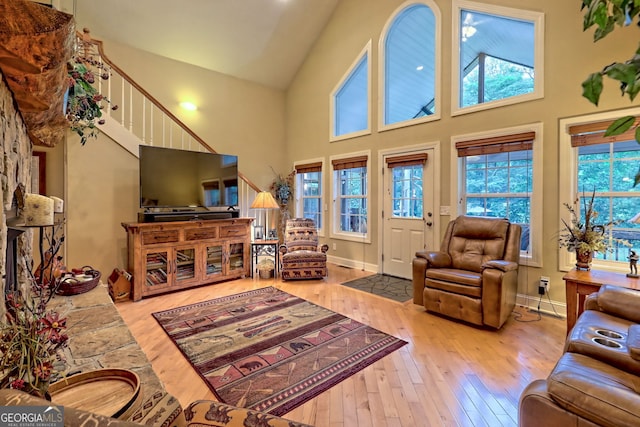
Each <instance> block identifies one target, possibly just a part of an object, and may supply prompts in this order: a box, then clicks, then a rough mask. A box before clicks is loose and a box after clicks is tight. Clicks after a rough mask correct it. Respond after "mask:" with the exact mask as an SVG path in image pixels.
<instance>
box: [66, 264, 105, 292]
mask: <svg viewBox="0 0 640 427" xmlns="http://www.w3.org/2000/svg"><path fill="white" fill-rule="evenodd" d="M82 271H83V276H84V277H83V278H78V277H76V276H73V277H64V278H62V279H61V281H60V284H59V285H58V289H57V290H56V293H57V294H59V295H78V294H83V293H85V292H89V291H90V290H91V289H93V288H95V287H96V286H98V283H100V276H101V274H100V272H99V271H98V270H94V269H93V268H91V267H90V266H84V267H82Z"/></svg>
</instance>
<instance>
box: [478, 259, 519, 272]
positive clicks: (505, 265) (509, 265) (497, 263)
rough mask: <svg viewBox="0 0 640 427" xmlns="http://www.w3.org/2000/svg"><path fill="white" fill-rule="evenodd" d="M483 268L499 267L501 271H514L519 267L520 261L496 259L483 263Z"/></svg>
mask: <svg viewBox="0 0 640 427" xmlns="http://www.w3.org/2000/svg"><path fill="white" fill-rule="evenodd" d="M482 268H497V269H498V270H501V271H505V272H506V271H514V270H517V269H518V263H516V262H511V261H504V260H500V259H494V260H491V261H487V262H485V263H484V264H482Z"/></svg>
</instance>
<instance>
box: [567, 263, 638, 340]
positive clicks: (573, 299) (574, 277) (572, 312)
mask: <svg viewBox="0 0 640 427" xmlns="http://www.w3.org/2000/svg"><path fill="white" fill-rule="evenodd" d="M563 279H564V281H565V286H566V292H567V295H566V298H567V334H568V333H569V331H571V328H573V325H575V324H576V319H577V318H578V316H579V315H580V314H582V312H583V311H584V300H585V299H586V297H587V295H589V294H592V293H594V292H598V290H599V289H600V286H602V285H615V286H621V287H623V288H630V289H640V279H633V278H630V277H627V276H626V275H625V274H624V273H612V272H609V271H599V270H590V271H584V270H576V269H573V270H571V271H570V272H568V273H567V274H565V275H564V277H563Z"/></svg>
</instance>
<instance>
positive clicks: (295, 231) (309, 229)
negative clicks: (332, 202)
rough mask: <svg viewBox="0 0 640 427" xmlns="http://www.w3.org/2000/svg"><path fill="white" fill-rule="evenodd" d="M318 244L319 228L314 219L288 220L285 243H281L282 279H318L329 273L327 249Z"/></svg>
mask: <svg viewBox="0 0 640 427" xmlns="http://www.w3.org/2000/svg"><path fill="white" fill-rule="evenodd" d="M328 249H329V246H327V245H326V244H325V245H322V246H319V244H318V230H317V228H316V223H315V221H314V220H312V219H309V218H294V219H289V220H287V225H286V227H285V230H284V243H283V244H282V245H280V261H281V262H282V268H281V270H280V271H281V274H282V280H294V279H318V278H320V279H321V278H323V277H325V276H326V275H327V253H326V252H327V250H328Z"/></svg>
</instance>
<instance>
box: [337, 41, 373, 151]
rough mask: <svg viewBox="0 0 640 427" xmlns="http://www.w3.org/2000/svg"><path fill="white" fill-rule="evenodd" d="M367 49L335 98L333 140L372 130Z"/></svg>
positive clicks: (342, 83) (368, 47)
mask: <svg viewBox="0 0 640 427" xmlns="http://www.w3.org/2000/svg"><path fill="white" fill-rule="evenodd" d="M370 50H371V43H369V44H368V45H367V47H366V48H365V50H364V52H363V53H362V54H361V55H360V57H359V59H358V60H357V61H356V63H355V65H353V66H352V67H351V69H350V70H349V72H348V73H347V77H346V78H345V79H344V80H343V81H342V82H341V83H340V84H339V85H338V88H337V89H336V90H335V91H334V93H333V94H332V107H333V114H332V115H331V118H332V120H333V126H332V134H331V139H332V140H338V139H343V138H350V137H354V136H359V135H362V134H364V133H367V132H368V131H369V129H370V127H369V74H370V73H369V69H370V67H369V51H370Z"/></svg>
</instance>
